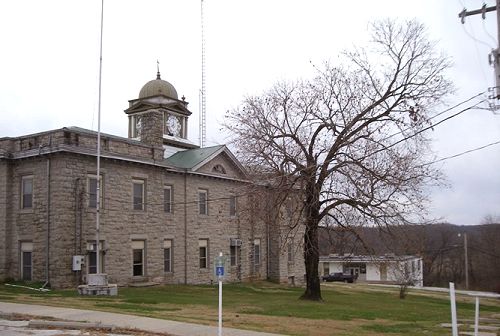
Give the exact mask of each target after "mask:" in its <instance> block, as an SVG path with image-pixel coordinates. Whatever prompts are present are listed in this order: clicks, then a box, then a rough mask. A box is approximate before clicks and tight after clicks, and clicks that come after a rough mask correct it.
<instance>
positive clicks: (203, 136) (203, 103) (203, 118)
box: [200, 0, 207, 148]
mask: <svg viewBox="0 0 500 336" xmlns="http://www.w3.org/2000/svg"><path fill="white" fill-rule="evenodd" d="M205 66H206V64H205V25H204V19H203V0H201V91H200V147H202V148H203V147H205V143H206V141H207V91H206V90H207V89H206V78H205Z"/></svg>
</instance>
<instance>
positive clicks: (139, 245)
mask: <svg viewBox="0 0 500 336" xmlns="http://www.w3.org/2000/svg"><path fill="white" fill-rule="evenodd" d="M144 264H145V242H144V240H133V241H132V275H133V276H143V275H144V274H145V272H144Z"/></svg>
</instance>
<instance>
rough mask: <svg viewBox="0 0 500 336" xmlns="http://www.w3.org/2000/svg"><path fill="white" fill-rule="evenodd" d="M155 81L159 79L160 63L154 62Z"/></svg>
mask: <svg viewBox="0 0 500 336" xmlns="http://www.w3.org/2000/svg"><path fill="white" fill-rule="evenodd" d="M156 79H161V78H160V61H158V60H156Z"/></svg>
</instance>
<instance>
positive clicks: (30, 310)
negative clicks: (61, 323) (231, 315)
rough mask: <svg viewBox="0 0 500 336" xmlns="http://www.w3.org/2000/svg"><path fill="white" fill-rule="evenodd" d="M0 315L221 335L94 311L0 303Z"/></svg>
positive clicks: (248, 334) (231, 335)
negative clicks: (19, 315) (30, 316)
mask: <svg viewBox="0 0 500 336" xmlns="http://www.w3.org/2000/svg"><path fill="white" fill-rule="evenodd" d="M0 313H3V314H12V313H16V314H26V315H32V316H47V317H52V318H55V319H61V320H67V321H79V322H82V321H83V322H95V323H102V324H108V325H114V326H116V327H118V328H126V329H139V330H144V331H150V332H157V333H167V334H170V335H175V336H215V335H217V333H218V328H217V327H212V326H205V325H199V324H194V323H184V322H175V321H168V320H162V319H155V318H149V317H141V316H134V315H125V314H116V313H107V312H99V311H93V310H82V309H72V308H57V307H49V306H39V305H29V304H19V303H10V302H0ZM222 334H223V335H224V336H279V335H278V334H270V333H262V332H256V331H248V330H241V329H232V328H223V330H222Z"/></svg>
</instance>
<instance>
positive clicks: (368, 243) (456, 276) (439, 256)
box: [319, 217, 500, 293]
mask: <svg viewBox="0 0 500 336" xmlns="http://www.w3.org/2000/svg"><path fill="white" fill-rule="evenodd" d="M495 222H496V223H495ZM483 223H484V224H481V225H470V226H458V225H453V224H448V223H442V224H428V225H404V226H392V227H387V228H384V229H383V230H381V229H380V228H378V227H377V228H375V227H372V228H370V227H361V226H360V227H356V226H350V227H348V228H338V227H334V228H327V227H325V226H324V227H322V228H321V230H320V241H319V248H320V255H328V254H331V253H337V254H339V255H343V254H356V255H384V254H389V253H394V254H396V255H402V254H410V255H418V256H421V257H422V258H423V270H424V285H425V286H437V287H447V286H448V283H449V282H454V283H455V284H456V285H457V286H458V287H459V288H465V249H464V238H463V237H464V234H467V255H468V258H467V261H468V263H467V264H468V272H469V289H473V290H484V291H495V292H499V293H500V224H499V221H495V219H494V218H492V217H486V218H485V220H484V221H483Z"/></svg>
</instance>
